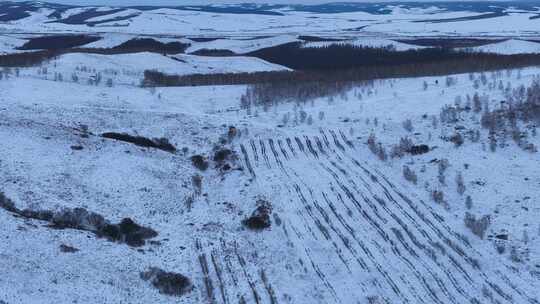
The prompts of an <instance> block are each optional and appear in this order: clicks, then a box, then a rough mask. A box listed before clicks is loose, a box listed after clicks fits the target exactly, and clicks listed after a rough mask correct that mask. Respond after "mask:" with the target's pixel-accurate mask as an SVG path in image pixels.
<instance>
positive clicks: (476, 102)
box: [472, 93, 482, 113]
mask: <svg viewBox="0 0 540 304" xmlns="http://www.w3.org/2000/svg"><path fill="white" fill-rule="evenodd" d="M472 100H473V111H474V112H475V113H480V112H481V111H482V101H481V100H480V96H479V95H478V93H474V96H473V99H472Z"/></svg>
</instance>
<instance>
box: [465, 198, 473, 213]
mask: <svg viewBox="0 0 540 304" xmlns="http://www.w3.org/2000/svg"><path fill="white" fill-rule="evenodd" d="M472 205H473V201H472V198H471V197H470V196H469V195H468V196H467V198H466V199H465V207H466V208H467V209H468V210H471V208H472Z"/></svg>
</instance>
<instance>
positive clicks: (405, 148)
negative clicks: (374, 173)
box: [390, 137, 414, 158]
mask: <svg viewBox="0 0 540 304" xmlns="http://www.w3.org/2000/svg"><path fill="white" fill-rule="evenodd" d="M413 146H414V143H413V142H412V140H411V139H410V138H408V137H402V138H401V139H400V140H399V144H397V145H394V146H393V147H392V150H391V151H390V156H391V157H392V158H399V157H403V156H405V154H406V153H408V152H410V150H411V148H412V147H413Z"/></svg>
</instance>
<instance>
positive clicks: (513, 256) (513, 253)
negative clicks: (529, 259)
mask: <svg viewBox="0 0 540 304" xmlns="http://www.w3.org/2000/svg"><path fill="white" fill-rule="evenodd" d="M510 260H512V262H514V263H521V262H523V259H522V258H521V255H520V253H519V252H518V250H517V248H516V246H512V249H511V250H510Z"/></svg>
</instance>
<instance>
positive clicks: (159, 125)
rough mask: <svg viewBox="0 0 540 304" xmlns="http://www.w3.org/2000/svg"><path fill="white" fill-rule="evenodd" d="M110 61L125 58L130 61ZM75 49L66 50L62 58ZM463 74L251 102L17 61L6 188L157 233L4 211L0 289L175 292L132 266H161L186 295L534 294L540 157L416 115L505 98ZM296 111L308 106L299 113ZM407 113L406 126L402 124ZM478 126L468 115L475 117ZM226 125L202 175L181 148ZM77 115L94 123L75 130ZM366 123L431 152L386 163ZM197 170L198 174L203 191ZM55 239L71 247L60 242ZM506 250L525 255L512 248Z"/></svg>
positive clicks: (295, 298) (230, 89)
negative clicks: (459, 182) (268, 207)
mask: <svg viewBox="0 0 540 304" xmlns="http://www.w3.org/2000/svg"><path fill="white" fill-rule="evenodd" d="M85 56H86V55H85ZM73 57H75V58H76V56H73ZM112 58H114V57H112ZM68 59H69V60H68ZM80 59H83V58H80ZM84 59H88V58H84ZM115 59H116V60H117V63H118V67H117V69H119V70H120V69H122V68H126V69H127V68H129V66H126V67H124V66H123V65H122V59H121V57H119V58H115ZM62 60H64V61H62ZM76 62H77V61H76V60H75V59H74V58H71V59H70V58H69V56H68V57H66V58H60V59H59V60H58V61H57V62H56V67H57V68H60V67H63V68H66V69H71V68H72V66H73V65H75V66H76V65H77V63H76ZM69 63H73V64H72V65H70V64H69ZM53 66H54V63H51V65H50V68H51V69H53ZM49 73H51V72H49ZM538 73H540V70H539V69H536V68H532V69H525V70H522V71H520V72H519V76H518V72H517V71H514V72H513V73H512V75H506V74H505V73H503V74H502V75H498V76H493V77H498V78H494V79H496V80H493V81H498V80H502V81H504V82H505V83H506V82H510V83H511V84H512V86H513V87H517V86H519V85H520V84H526V85H528V84H529V83H530V82H531V80H532V77H533V76H534V75H536V74H538ZM488 75H489V74H488ZM468 77H469V76H468V75H458V76H456V78H457V84H455V85H452V86H450V87H445V86H444V85H442V83H444V78H442V77H438V78H414V79H403V80H400V79H395V80H386V81H377V82H376V83H375V84H374V85H373V86H369V87H359V88H357V89H354V90H353V91H351V92H349V93H348V94H347V95H345V96H342V97H341V98H336V99H332V100H330V99H328V100H327V99H323V100H315V101H313V103H308V104H306V105H300V106H294V104H283V105H280V106H277V107H275V108H272V109H270V111H267V112H265V111H263V109H257V108H255V109H251V114H250V115H248V114H247V113H246V111H245V110H241V109H239V99H240V96H241V95H242V93H243V91H244V87H243V86H225V87H195V88H189V87H188V88H162V89H158V90H157V92H152V91H150V90H147V89H143V88H138V87H134V86H132V85H130V84H129V82H126V83H125V84H118V85H114V86H113V87H112V88H109V87H106V86H104V85H103V84H102V85H100V86H90V85H87V84H86V83H84V82H81V83H73V82H70V81H64V82H60V81H53V80H52V78H51V77H48V79H44V78H45V77H43V75H37V73H36V71H35V69H28V70H27V69H22V70H21V71H20V75H19V77H18V78H17V77H15V76H12V77H10V78H9V79H8V80H5V79H4V80H3V81H0V90H1V92H2V95H0V104H1V107H0V116H1V118H2V119H1V121H2V122H1V128H0V137H1V138H2V143H3V144H2V145H1V148H0V151H1V153H0V155H2V159H1V162H0V168H1V171H2V172H3V174H2V176H0V180H1V181H2V182H1V184H2V191H3V192H5V194H6V195H7V196H8V197H10V198H12V200H14V201H15V202H16V204H17V205H18V206H19V207H20V208H23V207H28V208H33V209H47V210H57V209H60V208H64V207H69V208H75V207H84V208H87V209H89V210H91V211H93V212H97V213H99V214H102V215H104V216H105V217H106V218H107V219H109V220H111V221H114V222H116V221H119V220H120V219H121V218H124V217H129V218H132V219H134V220H136V221H137V222H138V223H141V224H143V225H146V226H150V227H152V228H153V229H155V230H156V231H158V232H159V236H158V237H157V238H156V240H157V241H159V243H157V242H154V243H151V244H148V245H146V246H144V247H141V248H138V249H133V248H130V247H129V246H127V245H125V244H117V243H112V242H109V241H106V240H104V239H100V238H95V237H94V236H93V235H91V234H89V233H87V232H81V231H78V230H54V229H51V228H48V227H47V226H46V225H45V224H44V223H43V222H40V221H37V220H24V219H22V218H17V217H13V216H12V215H11V214H9V213H8V212H5V211H2V212H0V217H2V222H3V223H4V229H3V230H2V232H1V238H2V240H3V245H2V252H1V254H2V259H1V262H0V263H2V269H4V272H3V276H2V278H1V279H0V285H2V288H1V290H2V291H1V292H0V298H1V299H2V300H4V301H6V302H7V303H50V302H51V301H54V302H59V303H67V302H72V301H78V302H91V301H98V302H105V303H111V302H122V301H127V302H130V303H148V302H160V303H166V302H171V303H172V302H177V301H178V298H176V297H169V296H164V295H161V294H159V293H158V292H157V291H156V290H154V289H152V287H151V285H150V284H148V283H147V282H145V281H144V280H141V279H140V278H139V272H142V271H145V269H147V268H148V267H160V268H163V269H166V270H167V271H174V272H179V273H182V274H184V275H186V276H188V277H189V278H190V279H191V280H192V281H193V284H194V289H193V290H192V291H191V292H190V293H188V294H187V295H185V296H183V297H182V298H180V301H182V302H186V303H201V302H207V301H209V302H212V301H213V302H218V303H221V302H226V303H229V302H236V301H238V300H239V299H242V298H243V299H244V300H245V301H246V302H252V301H259V303H277V302H279V303H314V302H321V303H323V302H330V303H354V302H356V300H358V301H364V300H366V299H367V297H373V298H372V299H375V298H380V300H383V299H385V300H387V301H388V302H391V303H395V302H402V301H405V300H406V299H407V300H408V301H409V302H415V303H423V302H425V303H431V302H432V301H436V302H437V301H439V302H441V303H452V302H457V303H463V302H466V301H470V300H471V299H477V300H478V301H480V302H481V303H483V302H485V301H486V297H493V298H494V299H497V300H498V301H501V302H503V303H505V302H506V303H527V302H529V301H532V300H533V299H535V298H536V295H537V294H536V291H535V290H536V289H537V288H538V287H539V280H538V278H537V273H538V271H539V270H538V269H537V266H536V265H538V264H539V263H540V251H539V250H540V248H539V247H538V246H537V244H538V242H537V241H536V240H537V239H538V237H540V236H539V234H538V228H539V227H538V223H537V220H536V219H537V218H538V216H540V209H539V208H538V207H537V206H536V201H535V198H536V197H538V196H539V195H540V193H539V189H540V187H539V185H540V180H539V179H538V176H540V174H539V173H540V172H538V168H539V167H538V166H537V165H534V164H537V162H538V158H537V155H536V154H534V153H533V154H531V153H529V152H525V151H522V150H521V149H519V148H517V146H516V145H514V144H513V143H510V144H508V145H507V146H506V147H504V148H500V149H498V150H497V152H495V153H493V152H489V150H486V148H485V144H486V142H487V131H485V130H481V134H482V136H481V138H482V139H481V141H480V142H479V143H472V142H468V141H467V142H466V143H465V144H463V145H462V146H461V147H458V148H456V147H454V145H453V144H451V143H448V142H445V141H442V140H441V136H443V135H447V134H446V133H448V132H450V133H451V132H452V130H453V129H452V128H453V126H448V127H445V126H444V125H443V124H440V125H439V126H438V127H437V128H434V127H433V126H432V125H431V124H432V122H431V119H426V118H424V117H431V116H432V115H435V116H437V115H438V113H439V111H440V109H441V107H443V106H444V105H445V104H453V103H454V101H455V97H456V96H458V95H461V96H462V98H463V100H465V96H466V95H467V94H468V95H471V96H472V95H473V94H474V93H475V92H478V93H479V94H480V95H482V94H489V99H490V100H493V101H492V102H493V104H492V106H495V103H496V100H499V99H500V98H501V97H502V93H501V92H500V91H498V90H493V89H489V88H488V86H480V87H479V88H477V89H475V88H474V85H473V82H472V81H470V80H469V78H468ZM475 77H480V75H478V74H477V75H476V76H475ZM435 80H438V82H439V83H441V84H440V85H439V84H435ZM424 82H426V83H427V84H428V88H427V90H425V91H424V90H423V88H422V87H423V83H424ZM115 83H116V81H115ZM118 83H121V81H118ZM300 112H305V113H306V114H307V117H311V118H307V119H306V120H305V122H302V121H301V119H297V120H295V119H293V117H294V116H295V114H294V113H297V114H296V115H299V114H298V113H300ZM287 113H289V114H288V115H290V117H291V118H290V120H288V121H287V122H286V123H285V124H284V118H283V117H284V116H285V115H287ZM320 113H324V115H322V116H320V115H321V114H320ZM426 115H427V116H426ZM300 116H301V115H300ZM323 116H324V117H323ZM319 117H321V118H319ZM406 119H411V120H412V122H413V126H414V131H413V133H409V132H407V131H406V130H404V129H403V127H402V122H403V121H404V120H406ZM476 119H478V117H477V118H476ZM368 120H369V121H368ZM375 121H376V122H375ZM474 121H475V120H474V119H473V118H471V120H470V121H469V120H467V119H464V120H463V121H462V122H461V124H462V125H464V126H465V128H468V129H476V128H479V126H478V125H477V124H475V123H474ZM308 122H309V123H308ZM83 125H84V126H87V127H82V126H83ZM278 125H283V126H282V127H280V128H276V126H278ZM229 126H236V128H237V129H238V130H239V132H240V133H241V135H238V136H237V137H236V138H235V139H233V140H232V141H231V142H230V143H229V144H227V146H229V147H230V148H232V149H233V150H234V151H236V153H237V154H238V157H237V159H236V160H233V161H232V163H231V164H232V167H233V170H231V171H221V170H218V169H215V168H214V166H215V165H216V163H214V162H213V161H210V162H211V165H210V168H209V169H208V170H207V171H204V172H201V171H198V170H197V169H195V168H194V167H193V166H192V165H191V161H190V159H189V157H190V156H191V155H194V154H203V155H208V156H211V155H212V153H213V152H212V149H213V147H214V146H219V145H220V144H219V142H220V137H221V136H222V135H224V134H226V133H227V132H228V127H229ZM85 128H87V130H88V131H86V132H88V133H90V134H91V135H89V136H81V135H82V131H81V130H84V129H85ZM108 131H116V132H127V133H129V134H138V135H142V136H147V137H165V138H168V139H169V140H170V142H171V143H172V144H174V145H175V146H176V147H177V148H178V150H179V151H178V152H176V153H174V154H171V153H168V152H164V151H160V150H154V149H144V148H140V147H137V146H134V145H131V144H127V143H122V142H119V141H114V140H109V139H103V138H101V137H99V136H98V135H99V134H101V133H104V132H108ZM372 133H373V134H376V136H377V138H378V140H380V141H381V142H382V143H384V144H385V145H388V146H390V145H392V144H395V143H397V141H398V140H399V138H400V137H404V136H409V137H411V138H413V139H414V141H415V142H421V143H426V144H428V145H430V146H432V147H437V148H436V149H434V150H433V151H431V152H430V153H428V154H425V155H422V156H414V157H412V156H407V157H404V158H401V159H391V160H389V161H387V162H381V161H379V160H378V159H377V158H376V156H374V155H373V154H371V152H369V150H368V148H367V147H366V145H365V142H366V140H367V138H368V136H369V135H370V134H372ZM530 139H531V142H534V143H535V144H537V145H538V144H540V142H539V141H538V139H537V138H536V137H531V138H530ZM482 142H484V143H483V144H482ZM73 146H81V147H82V150H77V149H73V148H71V147H73ZM483 146H484V148H483ZM184 147H185V148H186V149H183V148H184ZM436 159H439V160H440V159H447V160H448V162H449V164H450V166H449V169H448V171H447V175H448V176H447V183H446V185H438V184H437V183H438V182H437V169H436V168H437V165H436V162H433V160H436ZM405 164H407V165H408V166H409V167H411V168H413V170H415V171H416V172H417V174H418V185H413V184H410V183H408V182H407V181H405V180H404V179H403V178H402V177H401V170H402V166H403V165H405ZM237 168H238V169H241V170H236V169H237ZM457 172H461V173H462V175H463V177H464V179H465V181H466V187H467V190H466V195H467V196H471V198H472V201H473V202H474V203H473V206H472V207H471V209H470V210H468V209H467V208H466V207H465V202H464V200H465V199H464V197H465V196H461V195H459V194H458V193H457V192H456V189H455V183H454V177H455V175H456V174H457ZM195 175H201V176H202V180H203V182H202V189H201V192H200V194H197V190H196V189H194V187H193V186H192V180H191V179H192V176H195ZM426 183H427V184H426ZM426 187H427V188H431V187H441V189H442V190H443V191H444V192H445V194H446V198H445V199H446V201H447V206H442V205H439V204H437V203H435V202H433V201H432V200H431V199H430V193H429V191H426ZM260 198H264V199H266V200H269V201H271V203H272V205H273V217H272V228H271V229H270V230H266V231H263V232H253V231H249V230H246V229H245V228H243V226H242V224H241V221H242V220H243V219H244V218H245V217H246V216H248V215H249V214H250V213H251V212H252V211H253V210H254V209H255V207H256V206H255V203H256V201H257V199H260ZM466 211H468V212H472V213H473V214H475V215H478V216H481V215H491V225H490V226H489V229H488V232H487V234H488V235H494V234H498V233H507V234H508V235H509V240H508V241H507V244H506V246H507V247H508V250H507V251H506V252H505V253H503V254H499V253H497V252H496V249H495V247H494V244H493V242H492V241H490V240H488V239H487V238H486V239H484V240H481V239H480V238H478V237H477V236H475V235H473V234H472V233H471V232H470V231H469V230H468V229H467V228H466V227H465V226H464V224H463V216H464V213H465V212H466ZM524 231H527V232H526V234H527V235H528V240H526V241H524V240H523V238H522V236H523V234H524ZM61 244H65V245H69V246H73V247H75V248H78V249H79V251H77V252H76V253H63V252H61V251H60V249H59V246H60V245H61ZM512 247H515V248H517V249H516V250H518V251H519V253H520V254H522V255H523V260H522V262H519V263H518V262H513V261H512V260H511V258H510V253H509V251H510V248H512ZM208 282H211V284H210V285H208ZM209 297H210V298H209Z"/></svg>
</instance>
